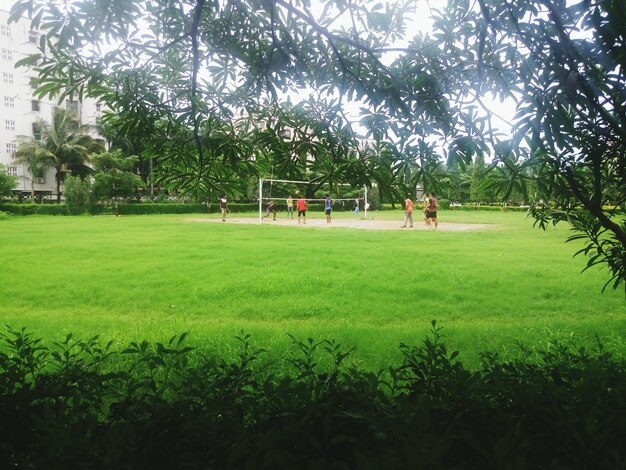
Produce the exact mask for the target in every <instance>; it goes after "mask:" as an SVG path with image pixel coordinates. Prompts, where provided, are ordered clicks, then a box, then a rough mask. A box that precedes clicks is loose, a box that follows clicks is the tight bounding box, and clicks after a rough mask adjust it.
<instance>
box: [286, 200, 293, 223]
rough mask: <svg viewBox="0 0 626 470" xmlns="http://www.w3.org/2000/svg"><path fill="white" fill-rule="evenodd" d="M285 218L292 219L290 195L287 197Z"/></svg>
mask: <svg viewBox="0 0 626 470" xmlns="http://www.w3.org/2000/svg"><path fill="white" fill-rule="evenodd" d="M287 218H288V219H293V199H292V198H291V194H290V195H289V196H288V197H287Z"/></svg>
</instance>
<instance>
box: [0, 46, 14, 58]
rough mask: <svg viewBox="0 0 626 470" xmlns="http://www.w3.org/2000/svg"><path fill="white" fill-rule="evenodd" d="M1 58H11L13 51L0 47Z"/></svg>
mask: <svg viewBox="0 0 626 470" xmlns="http://www.w3.org/2000/svg"><path fill="white" fill-rule="evenodd" d="M2 58H3V59H4V60H13V51H11V50H9V49H2Z"/></svg>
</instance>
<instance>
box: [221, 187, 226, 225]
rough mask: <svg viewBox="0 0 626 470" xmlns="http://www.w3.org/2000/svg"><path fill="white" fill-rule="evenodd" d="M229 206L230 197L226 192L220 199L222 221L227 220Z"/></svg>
mask: <svg viewBox="0 0 626 470" xmlns="http://www.w3.org/2000/svg"><path fill="white" fill-rule="evenodd" d="M227 208H228V199H226V194H224V196H222V198H221V199H220V212H221V213H222V222H226V210H227Z"/></svg>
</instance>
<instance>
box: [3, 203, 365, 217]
mask: <svg viewBox="0 0 626 470" xmlns="http://www.w3.org/2000/svg"><path fill="white" fill-rule="evenodd" d="M265 207H266V205H264V206H263V210H264V211H265ZM352 209H353V208H352V207H348V206H346V207H342V206H340V205H337V206H336V207H333V210H334V211H337V212H342V211H352ZM258 210H259V205H258V204H256V203H230V204H228V212H229V213H231V214H235V213H243V212H247V213H249V212H258ZM278 210H279V211H281V212H284V211H286V210H287V207H286V206H281V205H280V204H278ZM309 210H310V211H313V212H323V210H324V207H323V204H309ZM0 211H3V212H6V213H9V214H13V215H34V214H39V215H69V214H70V212H69V210H68V208H67V206H66V205H65V204H1V205H0ZM116 211H118V213H119V214H120V215H133V214H135V215H136V214H206V213H210V214H214V213H219V212H220V208H219V204H211V205H209V206H207V205H206V204H191V203H188V204H175V203H163V204H154V203H140V204H119V205H118V206H117V207H116V206H114V205H92V206H90V207H89V208H88V209H87V212H88V213H89V214H92V215H114V214H115V213H116Z"/></svg>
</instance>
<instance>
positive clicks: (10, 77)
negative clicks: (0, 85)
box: [2, 72, 13, 84]
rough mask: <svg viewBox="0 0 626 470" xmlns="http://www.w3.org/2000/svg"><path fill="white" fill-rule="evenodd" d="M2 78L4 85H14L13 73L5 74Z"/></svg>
mask: <svg viewBox="0 0 626 470" xmlns="http://www.w3.org/2000/svg"><path fill="white" fill-rule="evenodd" d="M2 77H3V78H4V83H9V84H10V83H13V74H12V73H6V72H4V73H3V74H2Z"/></svg>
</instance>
